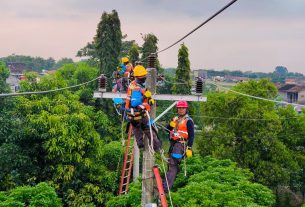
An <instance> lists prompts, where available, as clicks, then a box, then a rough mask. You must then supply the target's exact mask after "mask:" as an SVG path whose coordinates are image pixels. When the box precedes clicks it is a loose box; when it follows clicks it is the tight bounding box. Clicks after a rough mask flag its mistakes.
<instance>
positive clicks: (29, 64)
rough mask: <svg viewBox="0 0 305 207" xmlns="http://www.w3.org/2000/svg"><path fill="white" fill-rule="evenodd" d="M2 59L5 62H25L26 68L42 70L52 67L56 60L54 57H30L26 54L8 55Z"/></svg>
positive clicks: (0, 59)
mask: <svg viewBox="0 0 305 207" xmlns="http://www.w3.org/2000/svg"><path fill="white" fill-rule="evenodd" d="M0 61H3V62H5V63H10V62H13V63H23V64H25V66H26V69H31V70H34V71H37V72H39V71H42V70H43V69H46V70H48V69H52V68H53V67H54V65H55V60H54V59H53V58H51V57H50V58H48V59H44V58H42V57H30V56H24V55H10V56H7V57H2V58H0Z"/></svg>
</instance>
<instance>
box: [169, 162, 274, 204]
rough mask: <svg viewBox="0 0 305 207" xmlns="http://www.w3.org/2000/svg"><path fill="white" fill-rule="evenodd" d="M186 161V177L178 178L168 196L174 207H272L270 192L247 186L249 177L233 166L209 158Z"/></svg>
mask: <svg viewBox="0 0 305 207" xmlns="http://www.w3.org/2000/svg"><path fill="white" fill-rule="evenodd" d="M187 161H188V162H187V175H188V176H187V177H184V175H183V172H181V173H180V174H179V175H178V178H177V182H176V183H177V185H178V187H175V190H174V192H173V193H172V198H173V203H174V204H175V206H193V207H196V206H198V207H199V206H273V204H274V196H273V195H272V191H271V190H269V189H268V188H266V187H265V186H263V185H261V184H257V183H251V182H250V180H251V179H252V176H253V175H252V174H251V173H250V172H249V171H247V170H243V169H240V168H237V167H236V164H235V163H233V162H231V161H229V160H216V159H213V158H211V157H205V158H203V159H202V158H200V157H194V158H191V159H187ZM175 185H176V184H175Z"/></svg>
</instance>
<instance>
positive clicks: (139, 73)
mask: <svg viewBox="0 0 305 207" xmlns="http://www.w3.org/2000/svg"><path fill="white" fill-rule="evenodd" d="M133 75H134V76H135V77H140V76H146V75H147V71H146V69H145V68H144V67H143V66H142V65H137V66H136V67H135V68H134V69H133Z"/></svg>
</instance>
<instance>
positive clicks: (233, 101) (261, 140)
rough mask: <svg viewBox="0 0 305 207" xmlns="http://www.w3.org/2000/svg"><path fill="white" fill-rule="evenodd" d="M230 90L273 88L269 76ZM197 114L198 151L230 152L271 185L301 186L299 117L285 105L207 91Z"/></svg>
mask: <svg viewBox="0 0 305 207" xmlns="http://www.w3.org/2000/svg"><path fill="white" fill-rule="evenodd" d="M233 90H235V91H240V92H243V93H246V94H250V95H253V96H258V97H264V98H268V99H274V98H275V97H276V94H277V90H276V88H275V86H274V85H273V84H272V83H271V82H270V81H268V80H259V81H249V82H246V83H240V84H238V85H237V86H235V87H234V88H233ZM202 114H204V116H206V118H203V119H204V124H205V126H206V127H205V128H204V130H203V132H202V135H201V139H199V140H198V142H199V146H200V148H201V149H202V150H201V151H200V153H201V154H202V155H212V156H214V157H216V158H219V159H223V158H230V159H232V160H234V161H236V162H237V163H238V164H239V165H240V166H241V167H244V168H249V169H250V170H251V171H252V172H253V173H254V180H255V181H257V182H260V183H263V184H265V185H267V186H269V187H271V188H273V189H277V188H279V187H281V186H285V187H286V186H289V187H290V190H293V189H296V191H304V188H302V187H301V186H304V176H303V177H302V175H301V172H304V158H305V157H304V155H305V153H304V147H302V145H303V144H304V129H303V126H304V117H302V116H298V115H297V114H296V112H294V111H293V109H291V108H290V107H288V108H280V109H277V107H276V105H275V104H274V103H272V102H267V101H262V100H257V99H253V98H249V97H244V96H241V95H238V94H235V93H214V94H209V95H208V101H207V102H206V104H205V105H204V107H203V110H202ZM303 146H304V145H303Z"/></svg>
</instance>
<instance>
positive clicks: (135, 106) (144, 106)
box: [127, 81, 150, 121]
mask: <svg viewBox="0 0 305 207" xmlns="http://www.w3.org/2000/svg"><path fill="white" fill-rule="evenodd" d="M129 89H130V90H129V91H128V93H129V94H128V95H129V96H130V110H127V118H128V119H129V120H131V121H138V120H141V119H143V118H144V117H146V116H147V114H146V113H145V111H146V110H147V111H150V105H149V104H148V100H147V99H144V97H143V94H144V93H145V91H146V89H145V88H144V87H143V86H142V85H141V84H138V83H137V82H136V81H132V82H131V84H130V86H129Z"/></svg>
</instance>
